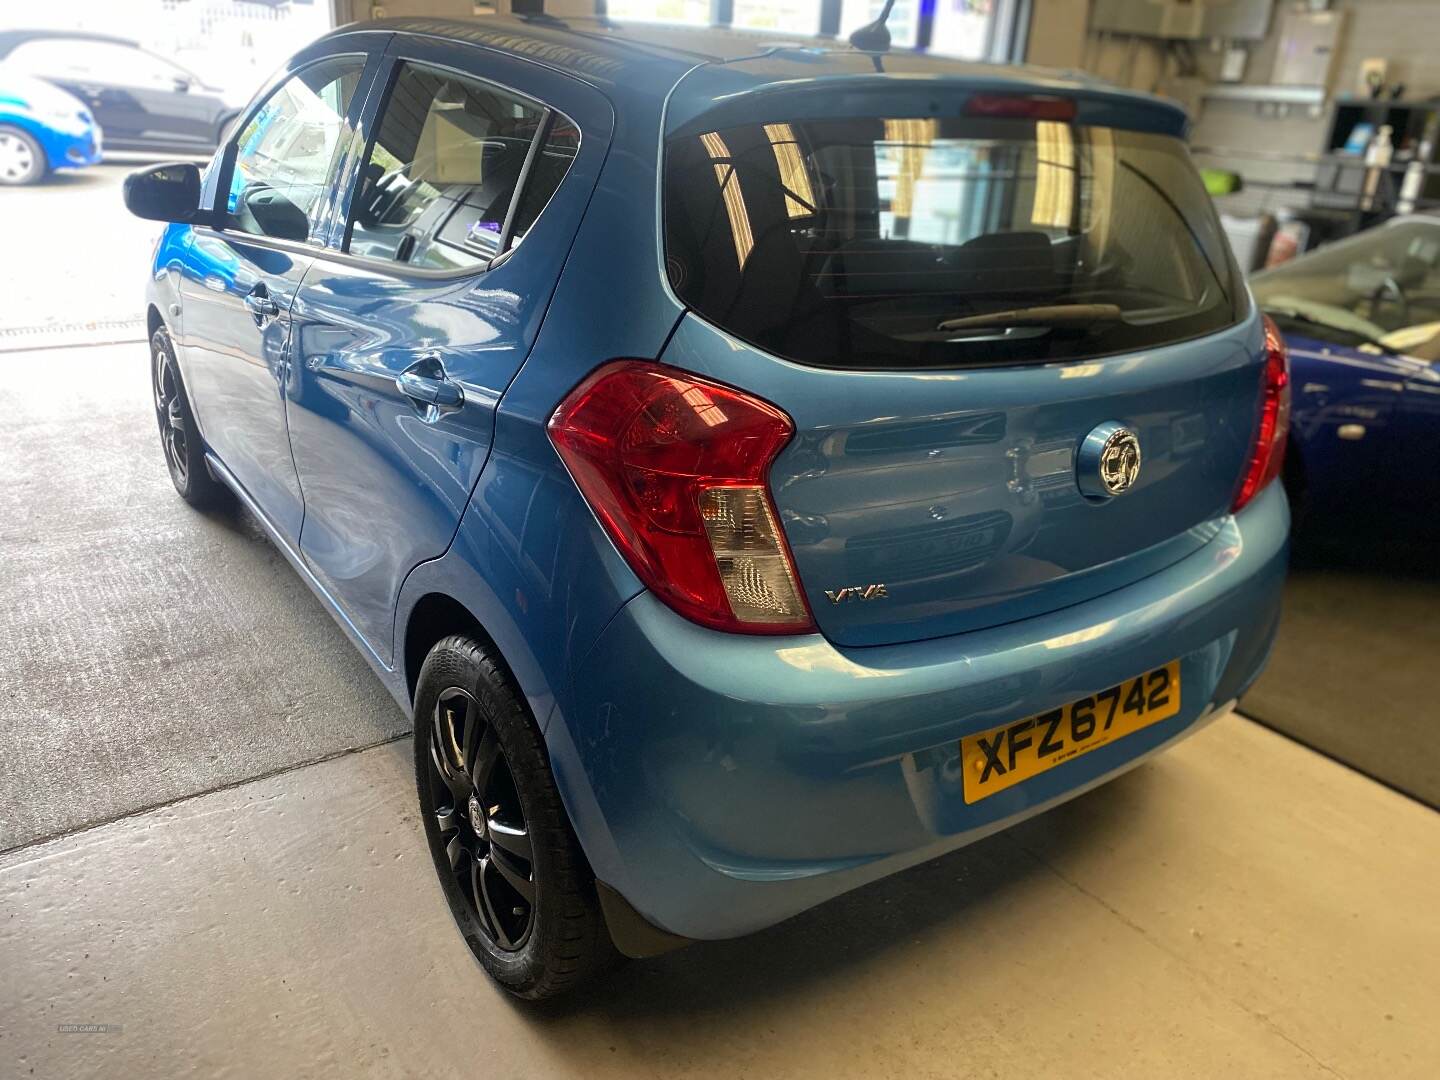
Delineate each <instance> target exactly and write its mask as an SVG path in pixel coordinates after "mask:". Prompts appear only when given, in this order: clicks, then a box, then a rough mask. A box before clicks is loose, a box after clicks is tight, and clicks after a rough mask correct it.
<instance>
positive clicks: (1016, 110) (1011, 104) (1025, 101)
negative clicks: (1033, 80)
mask: <svg viewBox="0 0 1440 1080" xmlns="http://www.w3.org/2000/svg"><path fill="white" fill-rule="evenodd" d="M965 115H966V116H988V117H992V118H994V119H997V120H1015V119H1019V120H1074V119H1075V102H1074V101H1072V100H1071V99H1069V98H1059V97H1044V96H1037V95H1035V94H974V95H972V96H971V98H970V100H969V101H967V102H965Z"/></svg>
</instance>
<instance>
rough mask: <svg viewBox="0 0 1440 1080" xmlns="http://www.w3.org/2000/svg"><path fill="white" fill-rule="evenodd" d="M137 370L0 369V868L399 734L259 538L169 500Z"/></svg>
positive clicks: (101, 352) (7, 360) (111, 358)
mask: <svg viewBox="0 0 1440 1080" xmlns="http://www.w3.org/2000/svg"><path fill="white" fill-rule="evenodd" d="M148 363H149V361H148V353H147V351H146V347H145V345H144V344H143V343H140V342H137V343H134V344H126V345H110V346H90V347H86V348H59V349H47V350H44V351H39V352H32V353H26V352H14V353H7V354H3V355H0V416H3V417H4V423H3V424H0V475H3V476H4V477H5V483H4V487H3V490H0V566H3V568H4V571H3V573H0V640H3V641H4V642H5V643H6V647H5V650H4V654H3V655H0V736H3V738H4V741H5V752H4V753H0V791H3V792H9V793H12V797H7V798H4V799H0V851H3V850H5V849H6V848H10V847H13V846H15V845H17V844H21V843H25V842H28V841H30V840H33V839H35V838H37V837H41V836H50V835H54V834H57V833H63V832H68V831H71V830H74V829H77V828H81V827H84V826H86V825H91V824H94V823H96V822H98V821H106V820H109V819H111V818H115V817H119V816H122V815H125V814H130V813H134V812H135V811H136V810H140V809H143V808H145V807H149V806H154V805H157V804H160V803H164V802H169V801H171V800H173V799H177V798H181V797H183V796H186V795H193V794H195V793H197V792H201V791H208V790H211V789H212V788H216V787H219V786H222V785H224V784H230V783H235V782H237V781H240V780H246V779H250V778H252V777H255V776H258V775H262V774H264V773H267V772H272V771H274V770H276V769H282V768H286V767H288V766H291V765H294V764H295V763H297V762H303V761H313V760H316V759H318V758H321V757H324V756H325V755H327V754H332V753H335V752H337V751H341V750H344V749H346V748H349V747H358V746H369V745H373V744H374V743H376V742H379V741H381V740H384V739H389V738H392V737H394V736H395V735H397V734H399V733H401V732H404V731H405V730H407V729H408V727H409V723H408V721H407V719H406V718H405V716H404V715H403V714H402V713H401V712H400V710H399V709H398V708H397V707H396V705H395V703H394V701H393V700H392V699H391V698H390V696H389V694H387V693H386V692H385V690H384V688H383V687H382V686H381V685H380V682H379V680H378V679H376V678H375V676H374V675H373V674H372V673H371V671H370V669H369V668H368V667H366V665H365V662H364V661H363V660H362V659H361V658H360V655H359V654H358V653H357V652H356V651H355V650H354V648H353V647H352V646H351V645H350V643H349V642H348V641H347V640H346V639H345V638H344V636H343V635H342V634H341V633H340V631H339V630H338V629H337V628H336V626H335V624H334V623H333V622H332V621H331V619H330V617H329V615H327V614H326V613H325V611H324V609H323V608H322V607H321V606H320V604H319V602H318V601H317V600H315V598H314V597H313V596H312V595H311V594H310V592H309V590H308V589H307V588H306V587H305V585H304V584H303V583H302V582H301V581H300V579H299V578H298V577H296V575H295V574H294V572H293V571H292V570H291V569H290V567H289V565H288V564H287V563H286V562H285V561H284V559H283V558H282V557H281V556H280V554H279V553H278V552H277V551H276V550H275V549H274V547H272V546H271V545H270V543H269V542H268V541H267V540H266V539H265V538H264V536H263V534H262V533H261V532H260V527H259V525H258V524H256V523H255V522H254V521H252V520H250V519H249V518H248V517H247V516H245V515H244V514H243V512H239V511H237V512H236V514H235V515H234V516H224V515H215V516H208V517H207V516H204V515H201V514H197V513H195V512H194V511H193V510H191V509H190V508H189V507H188V506H186V505H185V504H184V503H183V502H181V501H180V499H179V498H178V497H177V496H176V495H175V490H174V488H173V487H171V485H170V478H169V476H168V475H167V473H166V471H165V462H164V458H163V457H162V455H161V451H160V443H159V437H158V435H157V434H156V427H155V419H154V413H153V411H152V406H151V404H150V392H149V384H148V378H149V376H148ZM36 372H42V373H44V372H48V373H51V375H50V377H44V378H31V377H28V376H31V375H34V374H35V373H36ZM57 390H61V391H63V393H58V394H57ZM14 793H24V794H23V797H18V798H17V797H13V794H14Z"/></svg>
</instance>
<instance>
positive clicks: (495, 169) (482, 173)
mask: <svg viewBox="0 0 1440 1080" xmlns="http://www.w3.org/2000/svg"><path fill="white" fill-rule="evenodd" d="M546 115H547V110H546V109H545V108H544V107H543V106H541V105H538V104H536V103H535V102H533V101H529V100H526V99H524V98H520V97H517V96H516V95H514V94H511V93H509V92H507V91H505V90H502V89H500V88H499V87H496V86H491V85H488V84H486V83H483V82H480V81H478V80H474V79H467V78H463V77H461V76H459V75H454V74H451V73H449V72H446V71H441V70H439V69H435V68H428V67H425V66H422V65H420V64H410V63H407V64H404V65H403V66H402V67H401V68H400V72H399V74H398V75H397V76H396V78H395V82H394V85H393V87H392V88H391V90H390V95H389V99H388V100H387V101H386V103H385V107H384V111H383V112H382V113H381V116H380V121H379V124H378V125H377V127H376V129H375V139H374V143H373V144H372V146H371V149H370V155H369V157H368V159H367V160H366V163H365V167H364V169H363V170H362V173H361V177H360V186H359V188H358V189H357V191H356V195H355V200H354V208H353V212H352V221H351V228H350V235H349V238H348V241H347V247H346V250H347V251H349V252H350V253H352V254H355V255H365V256H369V257H370V258H375V259H386V260H389V261H392V262H398V263H406V264H407V265H410V266H419V267H425V268H428V269H432V270H457V269H468V268H471V267H478V266H483V265H484V264H485V263H487V262H488V261H489V260H490V259H492V258H494V257H495V256H496V255H498V254H499V253H500V247H501V243H502V236H503V233H504V231H505V222H506V218H507V216H508V215H509V214H510V209H511V203H512V201H513V200H514V198H515V190H516V187H517V186H518V185H519V183H520V181H521V178H522V174H523V173H524V168H525V159H526V157H527V156H528V154H529V151H530V147H531V144H532V143H533V142H534V141H535V138H536V136H537V134H538V133H539V132H540V130H541V128H542V126H543V125H544V123H545V119H546ZM556 119H558V117H556ZM567 123H568V121H567ZM555 128H556V125H555V124H554V123H551V124H550V129H551V131H552V132H553V131H554V130H555ZM572 131H573V128H572ZM571 141H572V142H575V143H578V139H573V138H572V140H571ZM549 146H550V143H549V142H548V141H547V143H546V151H547V152H546V153H545V154H544V155H543V157H544V158H546V159H549V158H550V157H552V156H553V155H552V154H551V153H549V152H548V151H549ZM563 152H564V151H563V145H561V144H560V143H557V144H556V149H555V154H563ZM571 156H572V157H573V150H572V151H571ZM537 165H538V161H537ZM537 165H532V167H531V173H532V174H535V173H536V168H537ZM566 167H568V166H567V165H563V164H562V165H561V166H560V168H559V176H563V175H564V172H565V168H566ZM547 168H549V169H550V171H551V172H554V168H553V165H551V166H547ZM558 182H559V180H558V177H557V178H556V179H555V181H554V183H558ZM553 191H554V184H553V183H552V184H551V186H550V188H549V191H547V192H545V193H544V195H543V197H542V198H541V199H540V201H539V204H538V205H537V206H536V207H535V214H538V213H539V210H540V209H541V208H543V206H544V203H545V201H547V200H548V199H549V197H550V193H552V192H553ZM528 205H529V185H527V192H526V195H525V196H523V197H522V199H521V201H520V203H519V204H518V205H517V206H516V210H517V212H518V211H520V210H522V209H524V208H525V207H526V206H528ZM530 220H531V221H533V220H534V214H532V215H531V217H530ZM526 227H527V228H528V225H527V226H526ZM514 235H519V231H518V230H516V229H514V228H512V236H514ZM512 246H513V245H512Z"/></svg>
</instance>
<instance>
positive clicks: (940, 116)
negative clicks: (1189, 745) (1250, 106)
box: [126, 17, 1289, 998]
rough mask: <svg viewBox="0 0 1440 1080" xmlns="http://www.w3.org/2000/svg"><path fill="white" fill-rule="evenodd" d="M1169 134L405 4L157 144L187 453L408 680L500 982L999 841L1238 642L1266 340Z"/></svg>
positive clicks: (1164, 126)
mask: <svg viewBox="0 0 1440 1080" xmlns="http://www.w3.org/2000/svg"><path fill="white" fill-rule="evenodd" d="M1185 132H1186V119H1185V116H1184V114H1183V113H1182V112H1181V111H1180V109H1179V108H1177V107H1176V106H1174V105H1171V104H1167V103H1165V102H1162V101H1159V100H1156V99H1154V98H1150V97H1146V96H1142V95H1137V94H1132V93H1128V92H1121V91H1118V90H1115V89H1111V88H1108V87H1106V86H1103V85H1101V84H1098V83H1092V82H1085V81H1078V80H1075V79H1073V78H1068V77H1067V78H1060V77H1058V76H1056V75H1052V74H1047V73H1044V72H1040V71H1035V70H1030V69H1026V68H1020V67H1016V68H992V67H984V66H973V65H963V64H958V63H953V62H949V61H942V60H938V59H932V58H929V57H926V56H921V55H915V54H881V53H866V52H861V51H858V50H856V49H853V48H851V47H848V46H841V45H827V46H824V47H817V46H816V45H814V44H805V43H795V44H786V43H778V44H777V43H775V42H771V41H767V40H766V39H763V38H755V37H749V36H746V35H744V34H739V33H729V32H724V31H718V30H694V31H690V30H679V29H673V28H658V27H642V26H636V25H615V24H612V23H608V22H605V21H587V20H574V21H567V22H561V21H559V20H557V19H554V18H544V17H538V18H532V19H529V20H524V19H514V20H507V19H496V18H482V19H477V20H474V21H456V22H445V21H389V22H378V23H370V24H364V25H359V26H352V27H347V28H344V29H341V30H338V31H336V32H334V33H332V34H330V35H328V36H326V37H324V38H322V39H320V40H319V41H317V42H316V43H315V44H313V45H311V46H310V47H308V48H307V49H305V50H304V51H303V52H301V53H300V54H299V55H298V56H296V57H295V59H294V60H293V61H292V62H291V63H290V64H289V65H288V67H287V68H286V70H285V71H284V72H282V73H281V74H280V76H279V77H277V78H276V80H275V81H274V82H273V83H272V84H271V85H270V86H269V87H267V88H266V89H265V90H264V91H263V92H262V93H261V94H260V96H259V97H258V98H257V99H256V101H255V103H254V104H253V105H252V106H251V107H250V108H249V109H248V111H247V112H246V113H245V114H243V115H242V117H241V119H240V121H239V123H238V124H237V125H236V127H235V130H234V133H233V135H232V137H231V139H230V141H229V142H228V143H227V144H226V145H224V146H222V147H221V148H220V150H219V151H218V153H217V155H216V157H215V160H214V161H213V162H212V163H211V165H210V166H209V168H208V169H207V170H206V171H205V172H204V173H203V174H202V173H201V172H200V171H199V170H197V169H195V168H194V167H193V166H187V165H163V166H156V167H153V168H151V169H149V170H146V171H143V172H140V173H137V174H136V175H135V176H133V177H131V178H130V180H129V182H128V184H127V188H126V199H127V202H128V205H129V206H130V208H131V209H132V210H133V211H134V212H135V213H137V214H140V215H141V216H144V217H149V218H155V219H159V220H164V221H168V222H171V224H170V226H169V227H168V228H167V229H166V230H165V232H164V234H163V236H162V238H161V240H160V242H159V246H158V247H157V249H156V252H155V256H154V265H153V268H152V274H151V279H150V286H149V326H150V333H151V335H152V337H151V357H152V364H151V375H152V378H153V388H154V401H155V410H156V414H157V417H158V420H159V428H160V435H161V443H162V445H163V448H164V453H165V458H166V461H167V463H168V465H169V470H170V475H171V477H172V479H173V480H174V483H175V486H176V488H177V489H178V491H179V493H180V494H181V496H182V497H184V498H185V499H186V500H187V501H189V502H191V503H193V504H196V505H202V504H207V503H213V502H214V501H215V500H217V499H219V498H221V497H225V498H235V499H238V500H240V502H241V503H243V504H244V505H245V506H246V507H247V508H248V509H249V510H250V511H251V512H252V513H254V515H255V516H256V517H257V518H258V519H259V520H260V521H261V522H262V523H263V524H264V526H265V528H266V529H267V530H268V532H269V534H270V536H271V537H272V539H273V540H274V542H275V544H276V545H277V546H278V547H279V548H280V550H281V551H282V552H284V553H285V555H286V556H287V557H288V558H289V560H290V562H291V563H292V564H293V565H294V567H295V569H296V571H297V572H298V573H299V574H300V575H301V576H302V577H304V578H305V580H306V581H307V582H308V583H309V584H310V586H311V587H312V588H313V589H314V590H315V592H316V593H317V594H318V595H319V597H320V598H321V599H322V600H323V601H324V602H325V604H326V605H327V606H328V608H329V609H330V611H331V612H332V614H333V615H334V616H335V618H336V619H337V620H338V622H339V623H340V625H341V626H342V627H343V628H344V630H345V631H346V633H347V634H349V636H350V637H351V638H352V639H353V641H354V642H355V644H356V646H357V647H358V648H359V649H360V651H361V652H362V653H364V655H365V657H366V658H367V659H368V660H369V662H370V663H371V665H372V666H373V667H374V669H375V670H376V672H377V673H378V674H379V676H380V678H381V679H382V680H383V681H384V683H385V684H386V686H388V687H389V688H390V690H391V692H392V693H393V694H394V695H395V697H396V699H397V700H398V701H399V702H400V703H401V704H402V705H403V706H404V707H405V708H406V709H407V710H410V711H411V713H412V714H413V716H414V718H415V762H416V769H417V774H418V790H419V799H420V804H421V807H422V810H423V819H424V825H425V831H426V834H427V836H428V840H429V845H430V848H431V850H432V852H433V854H434V857H435V863H436V867H437V869H438V871H439V877H440V880H441V882H442V885H443V889H444V892H445V895H446V897H447V899H448V901H449V904H450V906H451V908H452V910H453V911H454V914H455V918H456V920H457V921H458V923H459V926H460V929H461V932H462V934H463V936H464V938H465V940H466V941H467V942H468V943H469V945H470V947H471V948H472V949H473V950H474V952H475V954H476V955H477V956H478V957H479V959H480V961H481V962H482V963H483V965H484V966H485V968H486V969H487V970H488V971H489V972H490V973H491V974H492V975H493V976H494V977H495V978H496V979H497V980H498V981H499V982H500V983H502V984H503V985H504V986H505V987H506V988H508V989H509V990H511V991H513V992H514V993H517V994H520V995H522V996H525V997H531V998H538V997H544V996H548V995H551V994H554V993H557V992H559V991H561V990H563V989H565V988H567V987H568V986H571V985H573V984H574V983H575V982H577V981H578V980H579V979H581V978H582V977H583V976H584V975H586V974H587V973H588V972H591V971H593V970H594V969H595V968H596V967H597V966H598V965H599V964H600V963H601V962H602V961H604V960H605V959H606V957H608V956H609V955H611V954H612V951H613V950H615V949H618V950H619V951H620V952H622V953H626V954H629V955H632V956H644V955H647V954H652V953H655V952H658V951H661V950H664V949H666V948H669V947H672V946H674V945H677V944H681V943H683V942H684V941H686V940H687V939H696V938H726V937H731V936H735V935H739V934H745V933H748V932H750V931H754V930H758V929H760V928H762V927H765V926H768V925H770V924H772V923H775V922H778V921H780V920H782V919H785V918H787V917H788V916H791V915H794V914H795V913H797V912H799V911H802V910H804V909H806V908H809V907H811V906H813V905H815V904H818V903H821V902H822V901H824V900H826V899H828V898H830V897H833V896H836V895H837V894H839V893H842V892H845V891H846V890H848V889H853V888H855V887H856V886H858V885H862V884H864V883H866V882H869V881H873V880H875V879H877V878H881V877H884V876H885V875H887V874H891V873H894V872H895V871H897V870H899V869H901V868H903V867H906V866H909V865H912V864H914V863H917V862H920V861H922V860H925V859H930V858H933V857H934V856H936V855H939V854H941V853H943V852H947V851H951V850H953V849H955V848H957V847H960V846H962V845H964V844H968V843H971V842H972V841H975V840H977V839H979V838H980V837H983V836H985V835H987V834H989V833H993V832H995V831H996V830H998V829H1002V828H1004V827H1005V826H1007V825H1010V824H1013V823H1015V822H1017V821H1019V820H1021V819H1023V818H1026V817H1028V816H1030V815H1033V814H1036V813H1038V812H1040V811H1042V810H1044V809H1045V808H1047V807H1050V806H1054V805H1055V804H1056V803H1058V802H1060V801H1062V800H1065V799H1068V798H1071V797H1073V796H1075V795H1077V794H1079V793H1080V792H1082V791H1085V790H1087V789H1089V788H1093V787H1095V786H1096V785H1097V784H1100V783H1102V782H1104V781H1105V780H1107V779H1109V778H1111V777H1113V776H1115V775H1117V774H1118V773H1120V772H1122V771H1124V770H1126V769H1129V768H1132V767H1133V766H1135V765H1136V764H1138V763H1139V762H1141V761H1142V760H1144V759H1145V758H1146V757H1148V756H1149V755H1151V754H1153V753H1155V752H1156V751H1158V750H1160V749H1162V748H1163V747H1165V746H1168V745H1169V744H1171V743H1173V742H1175V741H1176V740H1177V739H1180V738H1182V737H1183V736H1185V735H1188V734H1189V733H1191V732H1193V731H1194V730H1196V728H1198V727H1199V726H1201V725H1202V724H1204V723H1205V722H1206V721H1207V720H1208V719H1210V718H1211V717H1213V716H1215V715H1217V714H1219V713H1222V712H1223V711H1224V710H1225V709H1226V708H1227V707H1228V706H1229V705H1230V704H1231V703H1232V702H1233V701H1234V700H1235V699H1236V698H1237V697H1238V696H1239V695H1240V694H1241V693H1242V692H1243V691H1244V690H1245V688H1246V687H1247V686H1248V685H1249V684H1250V682H1251V681H1252V680H1253V679H1254V678H1255V677H1256V675H1257V674H1258V673H1259V671H1260V669H1261V667H1262V666H1263V664H1264V661H1265V657H1266V653H1267V650H1268V649H1269V647H1270V643H1271V639H1272V636H1273V634H1274V631H1275V624H1276V618H1277V615H1278V611H1279V598H1280V589H1281V583H1282V577H1283V573H1284V565H1285V555H1286V536H1287V530H1288V517H1287V509H1286V500H1285V496H1284V493H1283V492H1282V490H1281V488H1280V486H1279V485H1278V484H1276V483H1274V480H1275V476H1276V473H1277V471H1278V470H1279V467H1280V463H1281V460H1282V458H1283V451H1284V445H1283V444H1284V439H1285V432H1286V430H1287V427H1288V423H1287V412H1288V409H1289V388H1288V372H1287V361H1286V357H1285V351H1284V347H1283V345H1282V344H1281V343H1280V340H1279V338H1278V337H1277V336H1276V334H1275V333H1274V332H1273V330H1272V329H1271V328H1270V327H1269V326H1268V325H1267V324H1266V323H1265V321H1264V318H1263V316H1262V315H1261V313H1260V312H1259V311H1258V310H1257V309H1256V308H1255V306H1254V304H1253V303H1252V302H1251V299H1250V297H1249V295H1248V293H1247V290H1246V287H1245V284H1244V281H1243V280H1242V278H1241V276H1240V274H1239V273H1238V272H1237V270H1236V267H1235V264H1234V262H1233V260H1232V258H1231V255H1230V252H1229V249H1228V247H1227V246H1226V243H1225V240H1224V238H1223V235H1222V233H1221V231H1220V228H1219V226H1218V223H1217V220H1216V216H1215V214H1214V212H1213V210H1212V208H1211V205H1210V202H1209V200H1208V199H1207V197H1206V194H1205V189H1204V187H1203V186H1202V184H1201V182H1200V179H1199V177H1198V176H1197V175H1196V171H1195V169H1194V168H1193V166H1192V165H1191V163H1190V160H1189V157H1188V155H1187V152H1186V149H1185V144H1184V141H1183V140H1184V136H1185Z"/></svg>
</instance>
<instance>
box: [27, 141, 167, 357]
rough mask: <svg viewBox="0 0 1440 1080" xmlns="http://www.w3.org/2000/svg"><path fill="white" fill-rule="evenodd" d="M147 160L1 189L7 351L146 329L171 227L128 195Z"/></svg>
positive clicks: (137, 334)
mask: <svg viewBox="0 0 1440 1080" xmlns="http://www.w3.org/2000/svg"><path fill="white" fill-rule="evenodd" d="M138 167H139V166H138V163H137V164H124V165H120V164H116V165H109V164H107V165H101V166H99V167H97V168H94V169H85V170H82V171H80V172H65V171H62V172H58V173H54V174H52V176H51V177H50V178H49V179H48V180H47V181H46V182H45V183H43V184H40V185H38V186H36V187H27V188H7V189H5V190H4V191H0V237H4V238H5V243H4V248H3V250H0V281H3V284H4V288H3V289H0V352H4V351H6V350H9V349H16V348H32V347H36V346H42V345H49V344H54V343H57V342H62V341H63V342H66V343H70V344H75V343H80V342H104V341H123V340H128V339H132V338H133V339H140V338H143V337H144V336H145V322H144V318H143V316H144V311H145V302H144V289H145V272H146V260H147V259H148V258H149V255H150V252H151V249H152V248H153V247H154V241H155V238H156V237H157V236H159V235H160V228H161V226H159V225H158V224H156V223H155V222H153V221H141V220H140V219H139V218H136V217H132V216H131V215H130V214H128V213H127V212H126V210H125V206H124V204H123V203H122V202H121V198H120V185H121V183H122V182H123V181H124V179H125V177H126V175H127V174H129V173H130V172H132V171H133V170H135V169H136V168H138ZM77 256H78V261H77ZM56 282H64V283H65V288H63V289H57V288H56V287H55V283H56Z"/></svg>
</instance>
